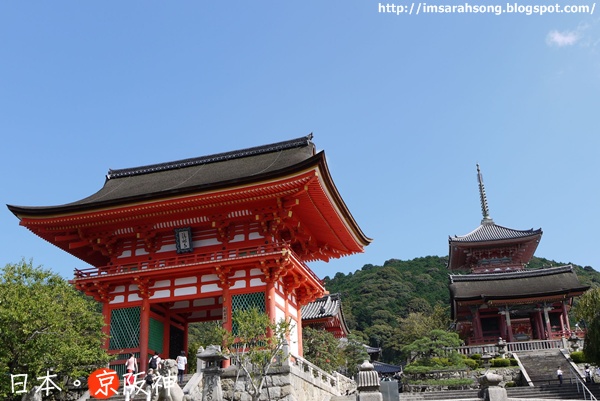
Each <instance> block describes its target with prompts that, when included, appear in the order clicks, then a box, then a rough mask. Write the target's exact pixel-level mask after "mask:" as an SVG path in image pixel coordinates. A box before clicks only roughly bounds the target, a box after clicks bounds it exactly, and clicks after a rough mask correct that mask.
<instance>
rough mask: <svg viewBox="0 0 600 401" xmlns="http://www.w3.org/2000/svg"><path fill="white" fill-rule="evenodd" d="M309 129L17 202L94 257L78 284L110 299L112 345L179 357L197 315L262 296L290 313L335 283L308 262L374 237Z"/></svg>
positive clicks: (52, 235) (82, 255) (216, 315)
mask: <svg viewBox="0 0 600 401" xmlns="http://www.w3.org/2000/svg"><path fill="white" fill-rule="evenodd" d="M311 139H312V134H311V135H309V136H306V137H302V138H298V139H294V140H290V141H285V142H279V143H274V144H270V145H265V146H259V147H254V148H249V149H243V150H238V151H232V152H227V153H221V154H215V155H210V156H204V157H199V158H193V159H186V160H180V161H175V162H169V163H162V164H155V165H148V166H142V167H135V168H127V169H122V170H109V172H108V175H107V176H106V181H105V184H104V186H103V187H102V188H101V189H100V190H99V191H98V192H96V193H95V194H93V195H91V196H89V197H87V198H84V199H82V200H79V201H76V202H73V203H69V204H65V205H59V206H47V207H23V206H10V205H9V206H8V207H9V209H10V210H11V211H12V212H13V213H14V214H15V215H16V216H17V217H18V218H19V219H20V224H21V225H22V226H24V227H27V228H28V229H29V230H31V231H32V232H33V233H35V234H36V235H38V236H40V237H41V238H43V239H45V240H47V241H48V242H50V243H52V244H54V245H56V246H57V247H59V248H61V249H63V250H64V251H66V252H68V253H70V254H72V255H73V256H76V257H77V258H79V259H81V260H83V261H85V262H87V263H89V264H90V265H92V266H93V267H92V268H87V269H76V270H75V277H74V278H73V280H72V283H73V284H74V285H75V286H76V288H78V289H79V290H81V291H83V292H84V293H86V294H88V295H91V296H93V297H94V298H95V299H96V300H97V301H99V302H101V303H102V305H103V314H104V319H105V322H106V326H105V333H106V334H107V335H108V336H109V339H108V341H107V342H106V347H107V348H108V350H109V352H111V353H113V354H117V355H119V357H118V360H117V361H115V365H113V367H114V368H117V367H118V366H119V365H120V363H121V361H122V359H124V357H126V355H127V354H128V353H129V352H133V353H135V354H136V355H137V356H138V357H140V360H141V367H140V368H141V369H142V370H144V369H145V367H146V366H145V365H146V362H147V360H148V357H149V356H150V355H152V354H153V353H154V352H159V353H161V355H163V357H169V356H170V357H175V356H176V355H178V354H179V352H180V351H181V350H182V349H185V347H186V346H187V327H188V324H189V323H190V322H199V321H210V320H220V321H221V322H222V323H223V325H224V327H225V328H227V329H228V330H231V328H232V322H231V316H232V313H233V312H234V311H235V310H236V309H240V308H247V307H250V306H257V307H259V308H260V309H262V310H264V311H265V312H266V313H267V314H268V315H269V316H270V317H271V318H272V319H274V320H279V319H291V321H292V324H293V327H294V329H293V331H292V333H291V334H290V339H289V341H290V348H291V351H292V352H294V353H297V354H299V355H301V354H302V332H301V328H302V325H301V319H302V316H301V308H302V306H303V305H306V304H308V303H309V302H311V301H314V300H316V299H317V298H320V297H322V296H323V295H325V294H326V291H325V288H324V287H323V285H322V283H321V280H320V279H319V278H318V277H317V276H316V275H315V274H314V273H313V272H312V271H311V270H310V268H309V267H308V266H307V265H306V262H310V261H317V260H323V261H327V260H329V259H330V258H339V257H342V256H346V255H351V254H354V253H359V252H363V249H364V247H365V246H367V245H368V244H369V243H370V241H371V240H370V239H369V238H368V237H366V236H365V235H364V234H363V232H362V231H361V229H360V228H359V226H358V224H357V223H356V222H355V220H354V218H353V217H352V215H351V214H350V212H349V210H348V208H347V207H346V205H345V203H344V201H343V200H342V197H341V196H340V194H339V193H338V191H337V189H336V187H335V185H334V183H333V180H332V178H331V176H330V173H329V169H328V167H327V163H326V160H325V154H324V152H322V151H321V152H316V150H315V146H314V144H313V143H312V141H311Z"/></svg>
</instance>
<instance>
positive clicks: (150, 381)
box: [144, 368, 154, 401]
mask: <svg viewBox="0 0 600 401" xmlns="http://www.w3.org/2000/svg"><path fill="white" fill-rule="evenodd" d="M144 383H145V384H146V389H145V390H146V401H150V399H151V398H152V387H153V386H154V370H153V369H152V368H150V369H148V373H146V377H145V378H144Z"/></svg>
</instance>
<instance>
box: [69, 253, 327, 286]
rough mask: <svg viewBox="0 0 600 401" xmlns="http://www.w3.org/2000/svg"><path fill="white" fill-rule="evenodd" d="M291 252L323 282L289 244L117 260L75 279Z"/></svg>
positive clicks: (77, 274) (80, 272)
mask: <svg viewBox="0 0 600 401" xmlns="http://www.w3.org/2000/svg"><path fill="white" fill-rule="evenodd" d="M288 252H289V253H290V255H292V256H293V257H294V258H295V259H296V262H297V263H298V264H300V265H301V266H303V267H304V268H305V270H306V271H307V272H308V274H310V275H311V276H312V278H313V279H314V280H316V281H317V282H321V279H319V278H318V277H317V275H316V274H315V273H314V272H313V271H312V270H310V268H309V267H308V266H307V265H306V264H305V263H304V262H302V261H301V260H300V259H298V258H297V257H296V256H295V254H294V253H293V251H292V249H291V248H290V247H289V246H288V245H287V244H268V245H259V246H246V247H240V248H228V249H225V250H223V249H218V250H216V249H215V250H211V251H208V252H194V253H188V254H182V255H175V256H170V257H164V258H161V257H158V258H157V259H154V260H145V261H138V262H131V263H121V264H119V263H117V264H112V265H107V266H100V267H90V268H86V269H75V271H74V277H75V278H74V280H73V281H75V282H77V280H84V279H89V278H97V277H103V276H107V275H121V274H136V273H140V272H145V271H148V270H152V269H172V268H180V267H186V266H198V265H207V264H214V263H215V262H236V261H241V262H243V260H244V259H250V258H265V257H269V256H276V255H282V254H285V253H288Z"/></svg>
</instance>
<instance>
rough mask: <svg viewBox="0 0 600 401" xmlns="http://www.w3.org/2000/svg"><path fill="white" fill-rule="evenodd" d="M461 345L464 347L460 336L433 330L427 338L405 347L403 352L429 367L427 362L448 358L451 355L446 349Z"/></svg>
mask: <svg viewBox="0 0 600 401" xmlns="http://www.w3.org/2000/svg"><path fill="white" fill-rule="evenodd" d="M460 345H462V340H461V339H460V338H459V337H458V334H456V333H450V332H447V331H444V330H431V331H430V332H429V333H428V334H427V336H425V337H422V338H419V339H418V340H415V341H413V342H412V343H410V344H409V345H407V346H405V347H403V349H402V351H403V352H404V353H406V354H408V355H412V356H413V359H421V360H424V362H423V364H424V365H427V361H429V360H431V358H433V357H448V356H449V353H448V351H447V350H446V348H448V347H458V346H460Z"/></svg>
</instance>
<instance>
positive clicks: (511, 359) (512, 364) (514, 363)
mask: <svg viewBox="0 0 600 401" xmlns="http://www.w3.org/2000/svg"><path fill="white" fill-rule="evenodd" d="M509 361H510V366H519V362H517V360H516V359H515V358H510V359H509Z"/></svg>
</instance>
